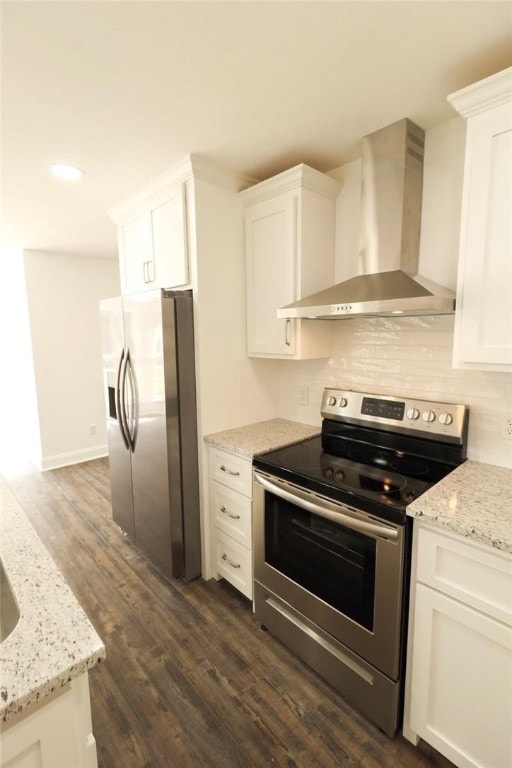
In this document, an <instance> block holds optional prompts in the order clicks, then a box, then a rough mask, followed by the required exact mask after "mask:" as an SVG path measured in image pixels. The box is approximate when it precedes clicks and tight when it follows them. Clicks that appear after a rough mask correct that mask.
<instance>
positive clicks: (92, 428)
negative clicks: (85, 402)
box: [89, 424, 96, 435]
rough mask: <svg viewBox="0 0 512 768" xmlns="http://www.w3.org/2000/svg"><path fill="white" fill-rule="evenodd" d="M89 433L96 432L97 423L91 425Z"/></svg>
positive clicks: (93, 433)
mask: <svg viewBox="0 0 512 768" xmlns="http://www.w3.org/2000/svg"><path fill="white" fill-rule="evenodd" d="M89 434H90V435H95V434H96V424H91V426H90V427H89Z"/></svg>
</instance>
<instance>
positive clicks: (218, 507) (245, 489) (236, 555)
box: [210, 448, 253, 600]
mask: <svg viewBox="0 0 512 768" xmlns="http://www.w3.org/2000/svg"><path fill="white" fill-rule="evenodd" d="M210 514H211V521H212V546H213V553H212V555H213V565H214V576H215V578H217V579H220V578H223V579H226V581H229V583H230V584H232V585H233V586H234V587H236V588H237V589H238V590H240V592H242V594H244V595H245V596H246V597H248V598H249V599H250V600H252V596H253V584H252V582H253V564H252V462H251V460H250V459H246V458H244V457H241V456H238V455H235V454H232V453H229V452H227V451H223V450H220V449H218V448H210Z"/></svg>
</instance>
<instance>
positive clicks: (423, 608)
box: [410, 584, 512, 768]
mask: <svg viewBox="0 0 512 768" xmlns="http://www.w3.org/2000/svg"><path fill="white" fill-rule="evenodd" d="M414 637H415V641H414V650H413V658H412V679H411V690H412V696H411V718H410V722H411V727H412V729H413V731H415V732H416V733H417V734H418V735H419V736H421V737H422V738H424V739H425V741H427V742H428V743H429V744H431V745H432V746H433V747H435V748H436V749H438V750H439V751H440V752H441V753H442V754H443V755H445V756H446V757H448V758H449V759H450V760H452V762H454V763H455V765H457V766H464V767H465V768H466V767H469V766H472V767H475V766H489V768H490V767H491V766H493V768H494V766H495V767H496V768H498V766H499V767H500V768H501V766H509V765H512V732H511V729H510V723H511V721H512V629H511V628H510V627H507V626H506V625H505V624H502V623H501V622H498V621H495V620H494V619H491V618H488V617H487V616H484V615H483V614H482V613H480V612H478V611H475V610H473V609H472V608H467V607H466V606H465V605H463V604H462V603H459V602H458V601H456V600H452V599H451V598H449V597H446V596H445V595H443V594H441V593H440V592H437V591H436V590H433V589H431V588H430V587H426V586H424V585H423V584H418V585H417V588H416V605H415V615H414Z"/></svg>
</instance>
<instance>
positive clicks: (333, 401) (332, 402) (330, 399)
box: [327, 395, 336, 405]
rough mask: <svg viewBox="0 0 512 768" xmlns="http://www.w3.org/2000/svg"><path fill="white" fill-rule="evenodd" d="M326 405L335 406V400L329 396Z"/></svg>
mask: <svg viewBox="0 0 512 768" xmlns="http://www.w3.org/2000/svg"><path fill="white" fill-rule="evenodd" d="M327 405H336V398H335V397H333V396H332V395H329V397H328V398H327Z"/></svg>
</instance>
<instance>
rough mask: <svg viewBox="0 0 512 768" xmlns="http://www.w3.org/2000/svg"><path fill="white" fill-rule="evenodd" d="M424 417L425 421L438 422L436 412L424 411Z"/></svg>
mask: <svg viewBox="0 0 512 768" xmlns="http://www.w3.org/2000/svg"><path fill="white" fill-rule="evenodd" d="M422 417H423V421H427V422H431V421H435V420H436V415H435V413H434V411H423V414H422Z"/></svg>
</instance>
